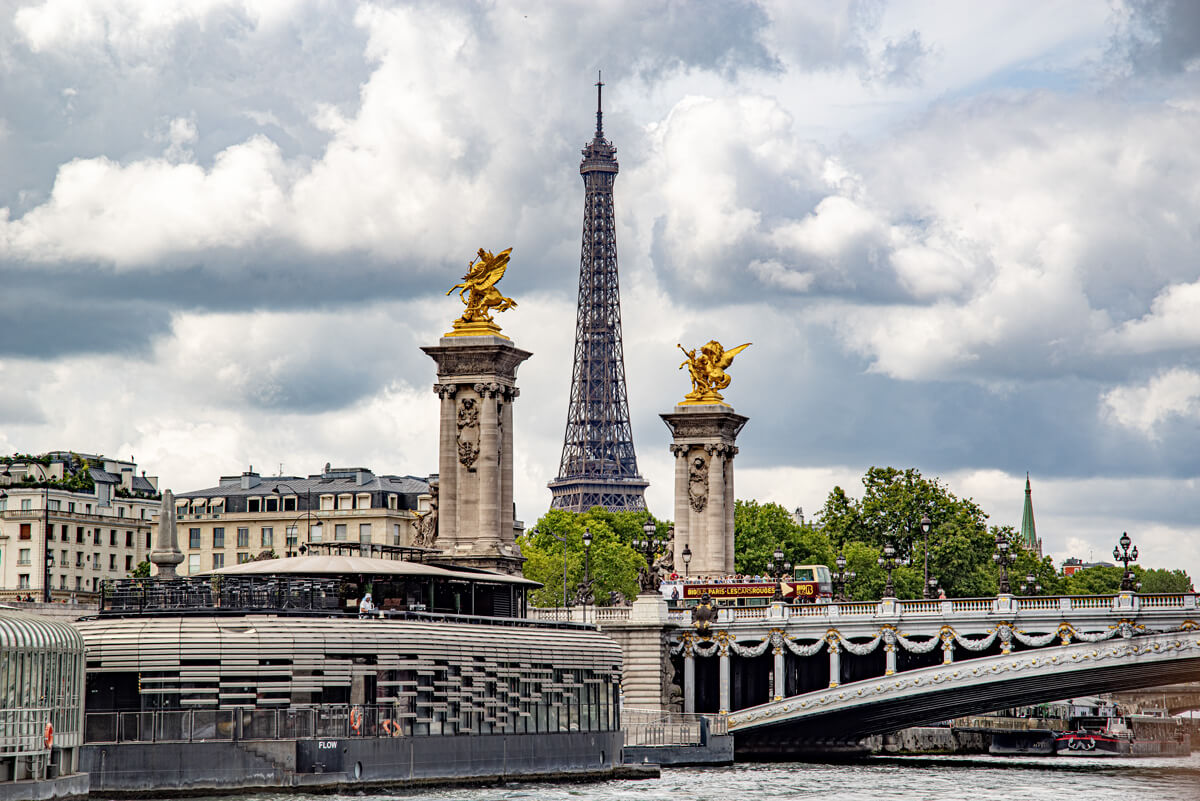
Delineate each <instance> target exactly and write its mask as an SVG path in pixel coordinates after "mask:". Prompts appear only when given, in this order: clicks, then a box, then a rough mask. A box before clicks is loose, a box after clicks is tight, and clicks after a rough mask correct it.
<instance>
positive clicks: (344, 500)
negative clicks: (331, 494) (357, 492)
mask: <svg viewBox="0 0 1200 801" xmlns="http://www.w3.org/2000/svg"><path fill="white" fill-rule="evenodd" d="M337 508H338V509H353V508H354V496H353V495H339V496H337Z"/></svg>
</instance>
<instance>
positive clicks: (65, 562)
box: [59, 551, 71, 567]
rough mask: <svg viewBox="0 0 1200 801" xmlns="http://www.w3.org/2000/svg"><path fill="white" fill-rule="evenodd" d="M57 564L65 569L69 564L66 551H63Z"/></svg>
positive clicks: (68, 556) (69, 558) (69, 559)
mask: <svg viewBox="0 0 1200 801" xmlns="http://www.w3.org/2000/svg"><path fill="white" fill-rule="evenodd" d="M59 564H60V565H62V566H63V567H66V566H67V565H69V564H71V556H70V554H68V553H67V552H66V551H63V552H62V558H61V559H60V560H59Z"/></svg>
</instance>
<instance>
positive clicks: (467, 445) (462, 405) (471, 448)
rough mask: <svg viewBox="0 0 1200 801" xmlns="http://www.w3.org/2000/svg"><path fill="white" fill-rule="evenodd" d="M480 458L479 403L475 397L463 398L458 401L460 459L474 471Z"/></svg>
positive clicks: (461, 462)
mask: <svg viewBox="0 0 1200 801" xmlns="http://www.w3.org/2000/svg"><path fill="white" fill-rule="evenodd" d="M478 458H479V404H478V403H477V402H476V400H475V398H463V399H462V400H461V401H459V402H458V461H459V464H461V465H462V466H463V467H465V468H467V470H469V471H470V472H472V473H474V472H475V460H476V459H478Z"/></svg>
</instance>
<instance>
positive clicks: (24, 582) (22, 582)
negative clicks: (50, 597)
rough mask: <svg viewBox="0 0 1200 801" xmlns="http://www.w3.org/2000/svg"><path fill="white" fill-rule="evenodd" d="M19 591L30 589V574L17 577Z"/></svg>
mask: <svg viewBox="0 0 1200 801" xmlns="http://www.w3.org/2000/svg"><path fill="white" fill-rule="evenodd" d="M17 589H18V590H27V589H29V574H28V573H22V574H21V575H19V576H17Z"/></svg>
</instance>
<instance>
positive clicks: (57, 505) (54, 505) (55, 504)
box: [50, 498, 62, 512]
mask: <svg viewBox="0 0 1200 801" xmlns="http://www.w3.org/2000/svg"><path fill="white" fill-rule="evenodd" d="M61 508H62V501H60V500H58V499H57V498H54V499H52V500H51V501H50V511H51V512H57V511H59V510H60V509H61Z"/></svg>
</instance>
